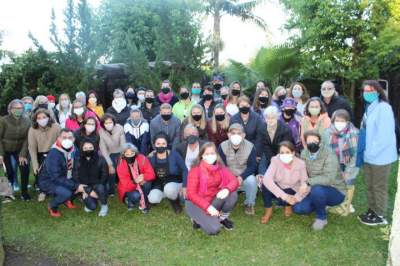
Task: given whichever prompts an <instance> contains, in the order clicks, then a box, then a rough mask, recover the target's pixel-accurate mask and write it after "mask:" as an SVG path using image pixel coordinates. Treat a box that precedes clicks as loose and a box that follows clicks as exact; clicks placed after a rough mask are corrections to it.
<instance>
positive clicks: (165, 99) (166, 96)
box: [158, 91, 174, 103]
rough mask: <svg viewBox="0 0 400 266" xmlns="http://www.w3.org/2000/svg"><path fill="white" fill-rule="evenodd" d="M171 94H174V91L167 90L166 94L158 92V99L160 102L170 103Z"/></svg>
mask: <svg viewBox="0 0 400 266" xmlns="http://www.w3.org/2000/svg"><path fill="white" fill-rule="evenodd" d="M173 96H174V93H173V92H172V91H170V92H168V93H167V94H164V93H163V92H160V93H159V94H158V99H159V100H160V102H162V103H170V102H171V99H172V97H173Z"/></svg>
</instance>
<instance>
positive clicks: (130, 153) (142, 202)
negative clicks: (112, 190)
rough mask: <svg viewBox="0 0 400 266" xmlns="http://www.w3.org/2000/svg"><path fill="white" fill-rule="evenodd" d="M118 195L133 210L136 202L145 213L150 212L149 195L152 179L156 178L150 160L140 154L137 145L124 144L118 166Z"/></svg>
mask: <svg viewBox="0 0 400 266" xmlns="http://www.w3.org/2000/svg"><path fill="white" fill-rule="evenodd" d="M117 175H118V178H119V182H118V187H117V189H118V196H119V199H120V200H121V201H122V202H125V203H126V205H127V206H128V211H131V210H133V208H134V206H135V204H136V203H138V204H139V209H140V210H141V211H142V212H143V213H148V211H149V203H148V199H147V196H148V194H149V192H150V189H151V181H152V180H154V179H155V174H154V170H153V168H152V167H151V164H150V161H149V160H148V159H147V158H146V156H144V155H143V154H140V153H139V151H138V149H137V148H136V146H134V145H133V144H130V143H126V144H125V145H124V146H123V149H122V153H121V159H120V161H119V163H118V166H117Z"/></svg>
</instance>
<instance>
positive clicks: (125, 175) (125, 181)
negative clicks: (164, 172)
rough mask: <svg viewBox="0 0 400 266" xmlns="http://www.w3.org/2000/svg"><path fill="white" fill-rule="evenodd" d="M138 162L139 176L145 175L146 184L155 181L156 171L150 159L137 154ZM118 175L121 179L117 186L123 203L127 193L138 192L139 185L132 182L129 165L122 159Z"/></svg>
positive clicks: (118, 167)
mask: <svg viewBox="0 0 400 266" xmlns="http://www.w3.org/2000/svg"><path fill="white" fill-rule="evenodd" d="M136 160H137V162H138V167H139V174H143V175H144V180H145V181H146V182H148V181H152V180H154V179H155V178H156V175H155V174H154V170H153V167H152V166H151V164H150V161H149V159H147V158H146V157H145V156H144V155H142V154H139V153H138V154H136ZM117 174H118V179H119V182H118V186H117V190H118V197H119V199H120V200H121V201H123V200H124V197H125V194H126V193H127V192H132V191H134V190H136V187H137V184H136V183H134V182H133V181H132V178H131V175H130V174H129V169H128V164H127V162H126V160H124V159H121V161H120V162H119V163H118V166H117Z"/></svg>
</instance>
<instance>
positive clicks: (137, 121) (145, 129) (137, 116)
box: [124, 107, 150, 155]
mask: <svg viewBox="0 0 400 266" xmlns="http://www.w3.org/2000/svg"><path fill="white" fill-rule="evenodd" d="M149 128H150V126H149V123H148V122H147V121H146V120H145V119H143V115H142V112H141V111H140V109H138V108H137V107H132V109H131V114H130V116H129V118H128V120H127V121H126V123H125V125H124V132H125V138H126V142H128V143H132V144H133V145H135V146H136V147H138V148H139V152H140V153H141V154H145V155H147V154H148V152H149V148H150V130H149Z"/></svg>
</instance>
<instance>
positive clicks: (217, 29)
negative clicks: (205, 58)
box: [212, 7, 221, 70]
mask: <svg viewBox="0 0 400 266" xmlns="http://www.w3.org/2000/svg"><path fill="white" fill-rule="evenodd" d="M212 49H213V63H214V70H217V69H218V67H219V51H220V49H221V16H220V12H219V8H218V7H216V8H215V10H214V29H213V48H212Z"/></svg>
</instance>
